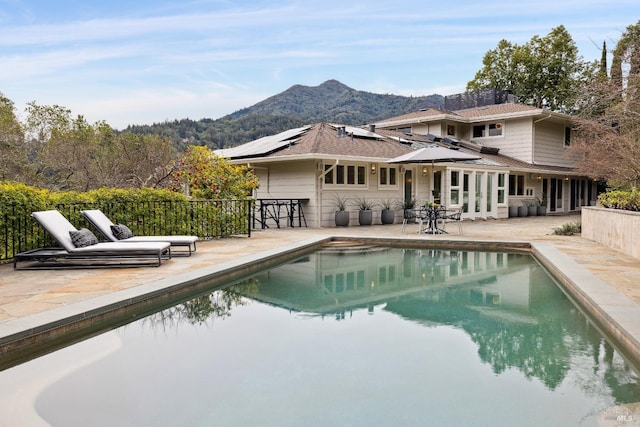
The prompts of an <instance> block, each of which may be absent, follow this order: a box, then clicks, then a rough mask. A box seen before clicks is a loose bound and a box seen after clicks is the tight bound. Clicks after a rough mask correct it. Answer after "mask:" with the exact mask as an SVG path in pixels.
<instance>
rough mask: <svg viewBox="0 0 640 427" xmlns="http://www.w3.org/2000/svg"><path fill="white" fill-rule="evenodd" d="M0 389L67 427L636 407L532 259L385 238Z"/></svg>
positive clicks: (152, 322) (311, 260)
mask: <svg viewBox="0 0 640 427" xmlns="http://www.w3.org/2000/svg"><path fill="white" fill-rule="evenodd" d="M16 384H20V387H16ZM0 389H3V390H5V391H4V395H0V398H1V399H0V402H2V403H0V405H3V407H2V408H0V414H2V415H0V417H4V416H7V415H5V414H9V413H12V414H14V415H15V416H16V417H18V416H22V417H33V418H34V419H36V420H37V417H41V418H42V419H44V420H46V421H47V422H49V423H50V424H52V425H64V426H74V425H83V426H84V425H92V426H100V425H105V426H106V425H120V426H124V425H131V426H134V425H135V426H140V425H154V426H155V425H158V426H162V425H166V426H181V425H184V426H198V425H225V426H227V425H232V426H233V425H238V426H240V425H267V426H270V425H274V426H275V425H278V426H283V425H284V426H288V425H291V426H293V425H311V426H313V425H323V426H324V425H358V426H359V425H406V426H413V425H416V426H417V425H421V426H422V425H474V426H476V425H491V426H495V425H519V426H526V425H536V426H539V425H595V424H596V418H597V415H598V413H600V412H601V411H603V410H605V409H606V408H609V407H612V406H614V405H620V404H625V403H631V402H637V401H639V400H640V386H639V382H638V377H637V375H636V372H635V370H634V369H632V368H631V367H630V366H629V365H628V364H627V363H626V362H625V360H624V359H623V358H622V357H621V356H620V355H619V354H618V353H617V352H616V351H615V350H614V348H613V347H612V346H611V345H609V344H608V342H607V341H606V340H604V339H603V338H602V337H601V336H600V335H599V334H598V332H597V331H596V330H595V329H594V328H593V327H592V326H591V322H589V321H588V320H587V319H585V318H584V316H583V315H582V314H581V313H580V311H579V310H578V309H576V308H575V307H574V306H573V305H572V304H571V302H570V301H568V300H567V298H566V297H565V296H564V294H563V293H562V292H561V291H560V290H559V289H558V287H557V286H556V284H555V283H554V281H553V279H551V278H550V277H549V276H548V275H547V273H546V271H545V270H544V269H543V268H542V267H540V265H539V264H538V263H537V262H535V260H533V259H532V258H531V257H530V256H529V255H528V254H522V253H499V252H479V251H457V250H437V249H416V248H404V249H402V248H389V247H375V246H363V247H351V248H325V249H323V250H320V251H317V252H313V253H308V254H305V255H303V256H298V257H296V258H295V259H293V260H292V261H291V262H288V263H286V264H282V265H279V266H277V267H274V268H271V269H268V270H264V271H260V272H255V273H253V274H251V275H250V276H249V277H247V278H245V279H243V280H241V281H239V282H237V283H234V284H233V286H231V287H228V288H225V289H224V290H215V291H213V292H210V293H207V294H205V295H201V296H199V297H197V298H194V299H192V300H190V301H187V302H184V303H181V304H178V305H176V306H174V307H171V308H169V309H166V310H163V311H161V312H158V313H156V314H153V315H151V316H149V317H146V318H144V319H141V320H139V321H137V322H134V323H131V324H129V325H127V326H124V327H122V328H119V329H117V330H114V331H111V332H108V333H105V334H102V335H100V336H98V337H95V338H92V339H89V340H87V341H84V342H82V343H80V344H78V345H75V346H72V347H69V348H66V349H63V350H61V351H58V352H56V353H52V354H50V355H47V356H44V357H41V358H39V359H36V360H34V361H31V362H28V363H25V364H23V365H20V366H17V367H15V368H12V369H9V370H7V371H4V372H1V373H0ZM25 397H28V398H25ZM21 406H22V412H20V414H21V415H18V412H19V410H20V407H21ZM29 409H31V411H29ZM33 409H35V411H34V410H33ZM6 411H9V412H6ZM15 425H20V424H15Z"/></svg>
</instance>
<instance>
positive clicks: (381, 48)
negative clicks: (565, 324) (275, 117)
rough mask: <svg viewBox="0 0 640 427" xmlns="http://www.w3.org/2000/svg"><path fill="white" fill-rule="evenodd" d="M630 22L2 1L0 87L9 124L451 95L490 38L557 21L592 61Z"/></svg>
mask: <svg viewBox="0 0 640 427" xmlns="http://www.w3.org/2000/svg"><path fill="white" fill-rule="evenodd" d="M638 20H640V2H639V1H638V0H607V1H602V0H601V1H593V0H537V1H529V0H519V1H518V0H495V1H484V2H480V1H477V0H458V1H455V2H453V3H449V2H447V1H433V0H395V1H388V0H387V1H368V2H365V1H358V0H322V1H317V0H273V1H266V0H255V1H240V0H238V1H234V0H183V1H167V0H134V1H132V0H110V1H104V0H90V1H88V0H56V1H51V0H0V93H2V94H3V95H4V96H5V97H7V98H9V99H10V100H11V101H13V103H14V105H15V109H16V114H17V115H18V117H19V119H20V120H24V117H25V112H24V109H25V107H26V104H27V103H28V102H35V103H36V104H38V105H60V106H63V107H66V108H68V109H70V110H71V111H72V114H73V115H74V116H76V115H82V116H84V117H85V119H86V120H87V121H89V122H90V123H94V122H97V121H103V120H104V121H105V122H107V123H108V124H109V125H111V126H112V127H114V128H116V129H124V128H125V127H126V126H127V125H129V124H135V125H143V124H153V123H160V122H164V121H167V120H168V121H172V120H174V119H178V120H179V119H184V118H189V119H192V120H200V119H202V118H210V119H217V118H220V117H223V116H225V115H227V114H230V113H233V112H235V111H237V110H239V109H242V108H245V107H250V106H251V105H253V104H255V103H257V102H259V101H261V100H263V99H266V98H268V97H270V96H273V95H276V94H278V93H280V92H283V91H285V90H286V89H288V88H289V87H291V86H293V85H296V84H301V85H306V86H317V85H319V84H321V83H323V82H324V81H326V80H330V79H336V80H339V81H340V82H342V83H344V84H346V85H347V86H349V87H351V88H353V89H357V90H362V91H367V92H373V93H382V94H395V95H404V96H423V95H432V94H439V95H451V94H455V93H460V92H463V91H464V89H465V86H466V84H467V82H468V81H470V80H472V79H473V77H474V75H475V73H476V72H477V71H478V70H480V69H481V68H482V58H483V56H484V54H485V53H486V52H487V51H489V50H491V49H495V48H496V46H497V45H498V42H499V41H500V40H502V39H505V40H508V41H509V42H511V43H516V44H525V43H527V42H528V41H529V40H530V39H531V38H532V37H533V36H535V35H538V36H541V37H542V36H545V35H547V34H548V33H549V32H550V31H551V30H552V29H553V28H555V27H557V26H559V25H564V27H565V28H566V29H567V31H568V32H569V34H570V35H571V36H572V38H573V40H574V42H575V43H576V45H577V47H578V49H579V54H580V55H581V56H582V57H583V59H585V60H589V61H592V60H600V57H601V48H602V43H603V41H606V43H607V47H608V49H613V47H615V43H616V42H617V41H618V40H619V38H620V36H621V34H622V33H623V32H624V30H625V29H626V27H627V26H629V25H635V24H636V23H638ZM610 61H611V59H610V58H609V62H610Z"/></svg>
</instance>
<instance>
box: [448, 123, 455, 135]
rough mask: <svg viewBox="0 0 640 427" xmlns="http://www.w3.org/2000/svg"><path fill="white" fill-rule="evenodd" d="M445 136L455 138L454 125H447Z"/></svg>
mask: <svg viewBox="0 0 640 427" xmlns="http://www.w3.org/2000/svg"><path fill="white" fill-rule="evenodd" d="M447 136H456V127H455V125H447Z"/></svg>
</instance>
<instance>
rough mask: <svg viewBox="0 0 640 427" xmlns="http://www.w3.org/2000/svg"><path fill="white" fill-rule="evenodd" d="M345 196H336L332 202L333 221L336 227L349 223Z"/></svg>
mask: <svg viewBox="0 0 640 427" xmlns="http://www.w3.org/2000/svg"><path fill="white" fill-rule="evenodd" d="M347 201H348V199H347V198H346V197H340V196H336V197H335V198H334V200H333V204H334V206H335V208H336V214H335V223H336V227H346V226H348V225H349V211H347Z"/></svg>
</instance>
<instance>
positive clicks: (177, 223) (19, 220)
mask: <svg viewBox="0 0 640 427" xmlns="http://www.w3.org/2000/svg"><path fill="white" fill-rule="evenodd" d="M251 207H252V201H250V200H203V201H196V200H191V199H189V198H188V197H186V196H184V195H182V194H178V193H175V192H172V191H168V190H154V189H149V188H144V189H127V190H124V189H106V188H105V189H100V190H94V191H90V192H86V193H78V192H50V191H48V190H42V189H38V188H34V187H29V186H27V185H24V184H21V183H16V182H7V181H0V261H2V260H7V259H11V258H12V257H13V255H14V254H15V253H19V252H22V251H25V250H30V249H35V248H38V247H44V246H56V244H55V242H54V241H52V239H51V238H50V236H48V235H47V234H46V233H45V232H44V231H43V230H42V229H41V228H40V227H39V226H38V225H37V224H36V223H35V221H33V220H32V219H31V217H30V215H31V212H34V211H42V210H48V209H57V210H59V211H60V212H61V213H62V214H63V215H65V216H66V217H67V218H68V219H69V221H70V222H71V223H72V224H74V225H75V226H76V227H77V228H81V227H87V228H92V227H91V226H90V225H89V224H88V223H87V221H86V220H85V219H84V217H83V216H82V214H81V211H82V210H84V209H100V210H102V211H103V212H104V213H105V214H106V215H107V216H108V217H109V218H110V219H111V220H112V221H113V222H115V223H121V224H126V225H127V226H129V228H131V230H132V231H133V233H134V234H136V235H177V234H187V235H197V236H198V237H199V238H201V239H211V238H218V237H224V236H229V235H235V234H249V235H250V228H249V227H250V221H249V220H250V217H251V213H252V208H251ZM94 232H96V233H97V231H96V230H94ZM96 235H97V236H99V234H96ZM99 237H100V236H99Z"/></svg>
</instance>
